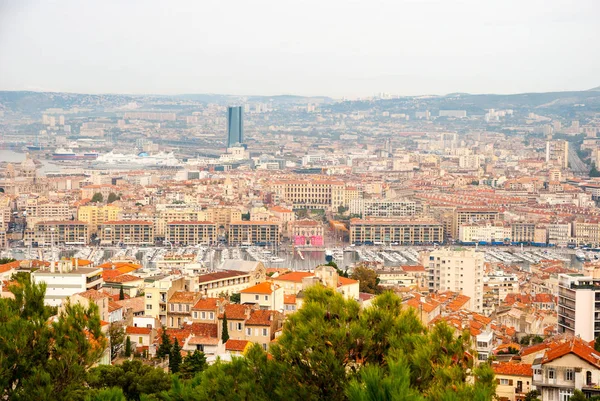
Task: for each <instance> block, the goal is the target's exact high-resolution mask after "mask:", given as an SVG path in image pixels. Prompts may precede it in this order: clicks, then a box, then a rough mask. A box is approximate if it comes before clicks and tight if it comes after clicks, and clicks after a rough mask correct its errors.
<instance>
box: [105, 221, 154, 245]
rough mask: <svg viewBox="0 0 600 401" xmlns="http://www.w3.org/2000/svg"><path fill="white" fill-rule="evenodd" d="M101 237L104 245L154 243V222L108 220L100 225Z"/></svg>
mask: <svg viewBox="0 0 600 401" xmlns="http://www.w3.org/2000/svg"><path fill="white" fill-rule="evenodd" d="M99 237H100V240H101V244H104V245H109V244H110V245H120V244H124V245H152V244H154V224H152V222H150V221H144V220H118V221H107V222H104V223H102V224H101V225H100V232H99Z"/></svg>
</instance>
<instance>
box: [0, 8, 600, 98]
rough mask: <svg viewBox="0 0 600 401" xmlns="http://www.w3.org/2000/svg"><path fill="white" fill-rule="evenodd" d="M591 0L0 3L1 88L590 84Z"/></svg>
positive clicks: (428, 90)
mask: <svg viewBox="0 0 600 401" xmlns="http://www.w3.org/2000/svg"><path fill="white" fill-rule="evenodd" d="M598 18H600V3H599V2H597V1H594V0H579V1H567V0H550V1H517V0H508V1H477V0H468V1H444V0H428V1H406V0H403V1H372V2H369V3H368V5H367V4H366V3H364V2H357V1H340V0H332V1H325V2H323V1H316V0H309V1H303V2H285V1H284V2H281V1H265V0H261V1H253V2H247V1H237V0H234V1H228V2H225V3H224V2H221V1H202V2H198V1H174V2H164V1H158V0H150V1H127V2H122V1H70V0H68V1H59V2H45V1H30V0H27V1H7V0H3V1H1V2H0V60H1V62H0V89H3V90H35V91H58V92H60V91H65V92H75V93H130V94H180V93H222V94H236V95H278V94H294V95H312V96H316V95H322V96H332V97H337V98H340V97H349V98H356V97H364V96H370V95H373V94H375V93H379V92H386V93H392V94H397V95H423V94H446V93H452V92H468V93H522V92H549V91H570V90H586V89H590V88H592V87H596V86H598V85H600V76H599V75H598V71H600V52H598V51H596V50H597V49H596V47H597V46H595V45H594V39H595V38H597V37H600V27H599V26H600V24H598V23H597V21H598Z"/></svg>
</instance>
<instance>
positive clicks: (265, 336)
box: [218, 304, 283, 350]
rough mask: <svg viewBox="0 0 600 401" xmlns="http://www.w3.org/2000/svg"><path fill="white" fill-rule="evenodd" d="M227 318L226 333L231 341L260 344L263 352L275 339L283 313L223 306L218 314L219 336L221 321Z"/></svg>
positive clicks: (241, 306)
mask: <svg viewBox="0 0 600 401" xmlns="http://www.w3.org/2000/svg"><path fill="white" fill-rule="evenodd" d="M225 316H226V317H227V324H228V327H227V332H228V334H229V338H230V339H233V340H246V341H250V342H252V343H256V344H260V345H261V346H262V347H263V349H264V350H266V349H267V348H268V346H269V343H270V342H271V341H272V340H273V339H274V338H275V332H276V331H277V330H279V329H280V328H281V326H282V323H283V313H281V312H279V311H273V310H261V309H255V307H254V306H250V305H237V304H229V305H225V307H224V308H223V311H222V313H220V314H219V317H218V318H219V324H218V327H219V336H220V335H221V331H222V327H223V319H224V317H225Z"/></svg>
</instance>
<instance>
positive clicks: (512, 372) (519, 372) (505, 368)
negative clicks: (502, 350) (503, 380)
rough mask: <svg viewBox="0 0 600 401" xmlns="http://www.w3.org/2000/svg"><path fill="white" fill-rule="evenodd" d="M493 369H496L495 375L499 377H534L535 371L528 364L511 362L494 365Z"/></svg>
mask: <svg viewBox="0 0 600 401" xmlns="http://www.w3.org/2000/svg"><path fill="white" fill-rule="evenodd" d="M492 369H494V373H495V374H497V375H509V376H524V377H532V376H533V369H532V368H531V365H530V364H528V363H511V362H503V363H502V362H501V363H494V364H493V365H492Z"/></svg>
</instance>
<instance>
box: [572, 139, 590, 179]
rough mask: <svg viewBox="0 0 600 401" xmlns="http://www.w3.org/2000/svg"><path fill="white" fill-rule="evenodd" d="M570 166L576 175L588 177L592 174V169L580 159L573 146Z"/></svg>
mask: <svg viewBox="0 0 600 401" xmlns="http://www.w3.org/2000/svg"><path fill="white" fill-rule="evenodd" d="M569 164H570V165H571V171H573V172H574V173H575V174H581V175H587V174H588V173H589V172H590V168H589V167H588V165H587V164H585V163H584V162H583V161H582V160H581V159H580V158H579V155H578V154H577V151H576V150H575V148H574V147H573V146H569Z"/></svg>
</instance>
